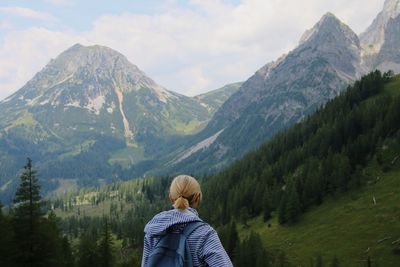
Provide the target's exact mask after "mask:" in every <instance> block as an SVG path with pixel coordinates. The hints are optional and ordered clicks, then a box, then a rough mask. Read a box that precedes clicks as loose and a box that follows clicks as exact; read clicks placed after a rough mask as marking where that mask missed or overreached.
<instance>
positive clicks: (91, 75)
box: [0, 44, 223, 191]
mask: <svg viewBox="0 0 400 267" xmlns="http://www.w3.org/2000/svg"><path fill="white" fill-rule="evenodd" d="M221 99H223V97H222V98H221ZM221 101H223V100H221ZM217 106H218V105H214V109H215V108H217ZM211 114H212V111H210V110H209V108H207V107H205V106H204V104H203V103H200V102H199V101H198V100H196V99H195V98H191V97H186V96H183V95H180V94H177V93H174V92H171V91H168V90H166V89H165V88H163V87H162V86H160V85H158V84H157V83H155V82H154V81H153V80H152V79H150V78H149V77H147V76H146V75H145V74H144V73H143V72H142V71H141V70H140V69H139V68H138V67H137V66H135V65H133V64H132V63H130V62H129V61H128V60H127V59H126V57H125V56H123V55H122V54H120V53H118V52H116V51H114V50H112V49H110V48H107V47H102V46H97V45H96V46H88V47H85V46H82V45H79V44H77V45H74V46H73V47H71V48H70V49H68V50H66V51H65V52H63V53H62V54H60V55H59V56H58V57H57V58H56V59H53V60H51V61H50V62H49V63H48V64H47V65H46V66H45V67H44V68H43V70H41V71H40V72H39V73H37V74H36V75H35V76H34V77H33V78H32V79H31V80H30V81H29V82H27V83H26V84H25V85H24V86H23V87H22V88H21V89H20V90H18V91H17V92H16V93H14V94H13V95H11V96H10V97H8V98H7V99H4V100H3V101H1V102H0V169H1V170H2V172H1V173H0V189H1V190H2V191H5V190H6V189H7V188H8V186H11V184H10V183H11V181H12V180H13V177H15V174H16V173H17V171H18V170H19V169H20V167H21V166H22V164H23V163H24V162H25V158H26V157H28V156H29V157H31V158H32V159H33V161H34V164H35V166H37V168H38V169H39V171H40V172H41V173H42V175H43V176H42V180H47V181H49V180H53V179H58V178H64V179H65V178H74V179H75V178H79V179H80V181H81V182H82V180H85V179H86V182H88V183H93V182H94V181H97V180H98V179H103V178H108V177H114V178H115V177H118V176H119V175H122V174H121V173H122V170H123V169H124V168H127V167H130V168H131V170H130V171H127V172H126V175H134V173H135V172H139V169H140V168H141V167H137V166H136V164H137V163H138V162H143V161H144V162H150V163H148V164H151V161H152V160H153V159H155V158H156V157H157V155H158V154H161V153H162V148H163V146H162V143H163V142H164V141H165V140H167V139H168V140H174V138H177V136H178V137H179V136H182V135H187V134H191V133H195V132H197V131H199V130H200V129H201V128H203V127H204V126H205V125H206V123H207V122H208V120H209V119H210V116H211ZM132 166H134V167H132ZM132 168H134V169H133V170H132ZM143 168H145V167H143ZM129 177H131V176H129ZM53 181H54V185H53V186H56V184H57V181H56V180H53ZM11 187H12V186H11ZM47 187H50V185H48V184H47V185H46V186H45V188H47Z"/></svg>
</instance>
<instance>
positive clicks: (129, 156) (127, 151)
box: [108, 145, 145, 168]
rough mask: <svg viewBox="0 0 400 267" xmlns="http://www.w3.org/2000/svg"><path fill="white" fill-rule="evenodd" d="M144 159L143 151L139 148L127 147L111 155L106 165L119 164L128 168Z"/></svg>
mask: <svg viewBox="0 0 400 267" xmlns="http://www.w3.org/2000/svg"><path fill="white" fill-rule="evenodd" d="M143 159H145V156H144V149H143V148H142V147H139V146H131V145H129V146H127V147H126V148H123V149H120V150H117V151H114V152H112V153H111V156H110V159H109V160H108V163H109V164H111V165H114V164H119V165H121V166H122V167H124V168H128V167H129V166H132V164H135V163H137V162H139V161H141V160H143Z"/></svg>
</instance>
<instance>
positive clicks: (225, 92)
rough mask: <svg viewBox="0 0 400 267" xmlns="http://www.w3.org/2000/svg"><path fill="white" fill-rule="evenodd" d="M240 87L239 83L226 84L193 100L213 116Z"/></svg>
mask: <svg viewBox="0 0 400 267" xmlns="http://www.w3.org/2000/svg"><path fill="white" fill-rule="evenodd" d="M241 85H242V83H241V82H238V83H231V84H227V85H225V86H223V87H221V88H219V89H216V90H213V91H211V92H208V93H205V94H201V95H198V96H195V97H194V98H195V99H196V100H198V101H199V102H200V103H201V105H203V106H204V107H206V108H207V109H208V110H209V111H210V113H211V114H214V113H215V112H216V111H217V110H218V109H219V108H220V107H221V106H222V104H224V103H225V101H226V100H227V99H228V98H229V97H230V96H231V95H232V94H234V93H235V92H236V91H237V90H238V89H239V88H240V86H241Z"/></svg>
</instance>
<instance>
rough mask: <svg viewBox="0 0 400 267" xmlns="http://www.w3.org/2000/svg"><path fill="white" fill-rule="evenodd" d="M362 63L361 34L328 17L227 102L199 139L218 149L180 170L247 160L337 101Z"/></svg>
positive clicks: (197, 154)
mask: <svg viewBox="0 0 400 267" xmlns="http://www.w3.org/2000/svg"><path fill="white" fill-rule="evenodd" d="M360 61H361V57H360V42H359V39H358V37H357V35H356V34H355V33H354V32H353V31H352V30H351V29H350V28H349V27H348V26H346V25H345V24H343V23H342V22H340V21H339V20H338V19H337V18H336V17H335V16H334V15H333V14H331V13H328V14H326V15H324V16H323V17H322V19H321V20H320V21H319V22H318V23H317V24H316V25H315V26H314V27H313V28H312V29H310V30H308V31H307V32H306V33H305V34H304V35H303V37H302V38H301V41H300V44H299V46H298V47H297V48H296V49H294V50H293V51H291V52H290V53H289V54H288V55H284V56H282V57H281V58H280V59H278V60H277V61H275V62H272V63H269V64H267V65H265V66H264V67H263V68H261V69H260V70H258V71H257V72H256V73H255V74H254V75H253V76H252V77H250V78H249V79H248V80H247V81H246V82H245V83H244V84H243V85H242V86H241V87H240V88H239V90H238V92H237V93H235V94H234V95H232V97H230V98H229V99H228V100H227V101H226V102H225V103H224V105H223V106H222V107H221V108H220V109H219V110H218V111H217V112H216V114H215V115H214V117H213V119H212V120H211V121H210V123H209V124H208V126H207V128H206V129H205V130H204V131H203V132H202V133H200V134H199V135H198V141H200V139H201V142H204V140H210V138H211V137H214V138H211V140H213V142H212V144H209V143H208V144H207V146H206V147H204V148H203V149H201V150H200V149H198V150H197V151H196V152H195V153H192V154H191V155H190V156H189V157H186V158H184V160H181V159H182V158H181V157H180V158H178V160H177V162H175V163H176V164H177V165H178V167H177V168H178V169H181V168H183V169H184V170H190V168H191V167H194V165H196V166H204V169H203V171H207V169H209V167H208V166H213V167H218V166H221V165H223V164H225V163H227V162H231V161H233V160H235V159H238V158H240V157H242V156H243V154H244V153H245V152H247V151H249V150H250V149H254V148H256V147H257V146H258V145H260V144H261V143H262V142H264V141H265V140H266V139H268V138H269V137H271V136H272V135H274V134H275V133H277V132H278V131H280V130H282V129H284V128H286V127H289V126H290V125H292V124H294V123H296V122H297V121H299V120H301V119H302V118H303V117H304V116H306V115H307V114H310V113H311V112H313V111H314V110H315V109H316V108H317V107H318V106H320V105H321V104H322V103H324V102H326V101H327V100H328V99H331V98H333V97H335V96H337V95H338V94H339V93H340V91H341V90H343V89H344V88H345V87H346V85H347V84H349V83H350V82H351V81H353V80H354V79H355V78H356V77H359V76H360V75H361V73H362V70H361V69H360ZM216 135H217V136H216ZM200 137H201V138H200ZM201 142H198V143H197V144H193V146H192V147H191V148H190V149H193V147H196V146H198V144H201ZM190 149H189V150H188V151H190ZM188 151H184V152H182V153H183V155H186V154H185V153H187V152H188ZM192 164H193V165H192ZM191 165H192V166H191ZM206 166H207V167H206Z"/></svg>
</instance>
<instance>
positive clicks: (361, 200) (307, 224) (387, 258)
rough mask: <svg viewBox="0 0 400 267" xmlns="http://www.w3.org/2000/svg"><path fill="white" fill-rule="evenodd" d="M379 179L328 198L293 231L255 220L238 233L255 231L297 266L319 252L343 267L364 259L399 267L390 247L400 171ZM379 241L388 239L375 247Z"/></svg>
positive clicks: (397, 230)
mask: <svg viewBox="0 0 400 267" xmlns="http://www.w3.org/2000/svg"><path fill="white" fill-rule="evenodd" d="M379 177H380V179H379V180H378V181H377V182H376V183H375V184H371V185H368V186H365V187H363V188H362V189H360V190H358V191H356V192H350V193H346V194H343V195H342V196H340V197H336V198H331V199H328V200H327V201H325V202H324V203H323V204H322V205H321V206H319V207H315V208H313V209H311V210H310V211H308V212H307V213H305V214H304V215H303V216H302V217H301V219H300V222H299V223H297V224H295V225H293V226H280V225H279V224H278V223H277V219H276V218H273V219H271V220H270V221H269V222H267V223H263V222H262V218H257V219H255V220H253V221H251V222H250V223H249V225H250V228H247V227H246V228H244V227H243V226H241V229H240V234H241V235H242V236H243V235H245V234H247V233H248V231H249V229H252V230H255V231H256V232H258V233H260V234H261V236H262V238H263V241H264V244H265V246H266V247H267V248H268V249H276V248H279V249H282V250H284V251H286V253H287V254H288V256H289V258H290V259H291V261H292V262H293V263H295V264H297V265H299V266H308V265H309V262H310V259H311V258H312V257H314V256H315V255H317V254H319V253H320V254H321V255H322V257H323V258H324V259H326V261H327V262H328V261H330V260H331V259H332V258H333V256H334V255H337V256H338V257H339V259H340V261H341V263H342V264H343V265H344V266H364V264H365V260H366V258H367V257H368V255H369V256H371V258H372V259H373V260H374V261H375V262H377V263H378V264H379V266H399V264H400V255H395V254H394V253H393V249H394V248H395V247H396V245H393V244H392V242H393V241H395V240H398V239H399V238H400V171H397V172H390V173H387V174H384V175H380V176H379ZM373 197H375V199H376V205H375V204H374V202H373ZM268 223H270V224H271V227H267V224H268ZM389 237H390V238H389ZM384 238H388V239H387V240H384V241H382V242H378V241H379V240H382V239H384ZM399 246H400V242H399V243H397V247H399Z"/></svg>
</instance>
